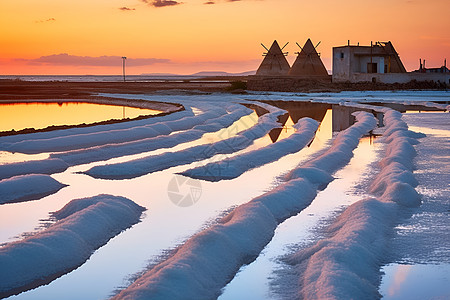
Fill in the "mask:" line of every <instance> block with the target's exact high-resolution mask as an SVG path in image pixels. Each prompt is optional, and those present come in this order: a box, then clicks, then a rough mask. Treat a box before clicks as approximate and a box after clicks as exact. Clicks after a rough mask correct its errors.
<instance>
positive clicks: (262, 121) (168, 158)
mask: <svg viewBox="0 0 450 300" xmlns="http://www.w3.org/2000/svg"><path fill="white" fill-rule="evenodd" d="M283 113H284V111H282V110H276V112H273V113H268V114H265V115H263V116H262V117H260V118H259V120H258V123H257V124H256V125H254V126H253V127H251V128H249V129H246V130H244V131H242V132H241V133H239V134H238V135H236V136H234V137H231V138H228V139H225V140H222V141H219V142H216V143H211V144H205V145H199V146H195V147H191V148H187V149H184V150H181V151H178V152H166V153H163V154H160V155H153V156H149V157H144V158H140V159H136V160H131V161H127V162H123V163H117V164H107V165H102V166H96V167H93V168H91V169H89V170H87V171H86V172H85V173H86V174H88V175H90V176H92V177H94V178H102V179H131V178H135V177H139V176H143V175H146V174H149V173H153V172H157V171H162V170H165V169H168V168H170V167H175V166H179V165H184V164H189V163H193V162H195V161H199V160H204V159H208V158H211V157H213V156H214V155H217V154H228V153H233V152H236V151H239V150H242V149H245V148H246V147H248V146H250V145H251V144H252V143H253V141H254V140H255V139H258V138H260V137H263V136H264V135H266V134H267V133H268V132H269V131H270V130H272V129H273V128H275V127H279V123H278V122H277V118H278V116H280V115H281V114H283Z"/></svg>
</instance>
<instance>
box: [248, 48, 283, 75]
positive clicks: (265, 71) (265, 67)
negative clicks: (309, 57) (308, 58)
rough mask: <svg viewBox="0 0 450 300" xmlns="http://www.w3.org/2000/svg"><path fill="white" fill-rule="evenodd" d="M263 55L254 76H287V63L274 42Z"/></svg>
mask: <svg viewBox="0 0 450 300" xmlns="http://www.w3.org/2000/svg"><path fill="white" fill-rule="evenodd" d="M264 55H265V57H264V59H263V61H262V63H261V65H260V66H259V68H258V70H257V71H256V75H264V76H279V75H287V74H288V72H289V69H290V66H289V63H288V61H287V60H286V57H285V55H284V53H283V51H282V50H281V48H280V46H279V45H278V42H277V41H276V40H275V41H273V44H272V46H271V47H270V49H269V51H268V52H267V53H265V54H264Z"/></svg>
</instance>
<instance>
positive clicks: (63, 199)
mask: <svg viewBox="0 0 450 300" xmlns="http://www.w3.org/2000/svg"><path fill="white" fill-rule="evenodd" d="M244 118H247V119H245V120H246V121H245V122H244V123H245V125H244V124H240V125H239V124H233V125H232V126H230V128H229V129H228V130H227V129H225V130H222V131H221V133H220V134H219V133H212V134H208V135H205V136H204V137H203V138H202V139H199V140H197V141H194V142H190V143H184V144H181V145H178V146H176V147H173V148H168V149H160V150H156V151H152V152H148V153H144V154H139V155H135V156H126V157H120V158H116V159H112V160H110V161H108V162H119V161H127V160H130V159H135V158H138V157H142V155H144V156H147V155H154V154H157V153H162V152H166V151H179V150H182V149H185V148H186V147H190V146H195V145H198V144H201V143H208V142H214V141H218V140H222V139H223V138H228V137H230V135H234V134H236V133H237V132H240V131H242V130H245V129H246V128H247V127H249V126H252V125H253V124H254V123H256V121H257V119H256V118H255V117H254V114H252V115H250V116H247V117H244ZM331 119H332V118H331V111H327V113H326V115H325V118H324V120H323V121H322V124H321V126H320V128H319V130H318V133H317V135H316V137H315V139H314V141H313V143H312V144H311V145H310V146H309V147H307V148H305V149H303V150H301V151H299V152H298V153H295V154H291V155H287V156H285V157H283V158H281V159H280V160H278V161H276V162H273V163H270V164H267V165H265V166H262V167H260V168H256V169H253V170H250V171H248V172H246V173H245V174H243V175H242V176H240V177H238V178H236V179H233V180H229V181H228V180H227V181H221V182H214V183H212V182H206V181H195V185H196V187H197V189H198V190H199V191H200V193H197V194H196V196H195V197H194V198H193V199H194V200H195V201H192V205H190V206H187V207H180V206H177V205H176V204H174V201H173V199H172V198H171V196H170V192H173V189H172V187H171V185H170V184H171V183H172V182H173V181H174V179H175V178H177V177H176V175H175V173H177V172H182V171H184V170H186V169H189V168H193V167H196V166H199V165H203V164H206V163H209V162H211V161H214V160H216V159H222V158H221V157H219V156H216V157H213V158H211V159H208V160H205V161H200V162H196V163H192V164H189V165H183V166H177V167H173V168H169V169H167V170H164V171H160V172H155V173H153V174H148V175H145V176H141V177H139V178H135V179H131V180H115V181H110V180H99V179H93V178H91V177H89V176H86V175H83V174H79V173H76V172H79V171H85V170H87V169H89V168H90V167H92V166H94V165H98V164H104V163H105V162H96V163H91V164H86V165H80V166H75V167H72V168H69V169H68V170H67V171H65V172H63V173H60V174H54V175H53V177H54V178H55V179H57V180H59V181H61V182H62V183H66V184H69V186H68V187H66V188H64V189H62V190H60V191H59V192H58V193H56V194H54V195H51V196H48V197H45V198H42V199H41V200H38V201H31V202H24V203H16V204H8V205H3V206H2V207H1V211H0V213H1V217H0V243H1V242H7V241H12V240H17V238H14V236H16V235H19V234H20V233H22V232H27V231H33V229H34V227H35V226H37V225H39V220H40V219H44V220H45V219H46V218H47V217H48V212H50V211H55V210H58V209H60V208H61V207H63V206H64V205H65V204H66V203H67V202H69V201H70V200H71V199H74V198H81V197H88V196H94V195H97V194H101V193H108V194H113V195H118V196H125V197H127V198H129V199H132V200H133V201H134V202H136V203H137V204H139V205H142V206H144V207H146V208H147V211H146V212H145V213H144V216H143V218H142V222H140V223H138V224H136V225H134V226H133V227H132V228H130V229H128V230H126V231H124V232H123V233H121V234H119V235H118V236H116V237H114V238H113V239H111V240H110V241H109V242H108V243H107V244H106V245H105V246H103V247H101V248H100V249H98V250H96V251H95V253H94V254H93V255H92V256H91V257H90V259H89V260H88V261H87V262H86V263H85V264H83V265H82V266H81V267H79V268H78V269H76V270H74V271H72V272H70V273H69V274H66V275H64V276H62V277H60V278H58V279H56V280H55V281H53V282H51V283H50V284H49V285H46V286H42V287H39V288H37V289H34V290H31V291H28V292H24V293H22V294H20V295H19V296H13V297H11V299H104V298H107V297H108V296H110V295H111V294H112V293H113V291H114V289H116V288H120V287H124V286H127V285H128V284H129V283H130V278H131V277H133V276H134V275H135V274H136V273H138V272H140V271H143V270H145V269H146V266H147V265H148V264H149V263H150V264H152V263H155V262H158V261H161V259H162V258H163V257H165V256H167V253H168V251H170V250H172V249H174V248H176V247H177V246H178V245H180V244H181V243H183V241H185V240H186V239H187V238H189V237H190V236H191V235H192V234H194V233H196V232H198V231H200V230H202V229H204V228H207V227H209V226H210V224H212V223H214V222H215V220H216V219H217V218H218V217H220V216H222V215H223V214H224V213H226V212H227V211H229V210H230V209H232V208H233V207H235V206H237V205H240V204H243V203H246V202H248V201H249V200H251V199H252V198H254V197H256V196H258V195H261V194H262V193H264V192H265V191H268V190H271V189H272V187H274V186H276V185H278V184H279V183H280V179H279V178H280V176H281V175H283V174H284V173H286V172H287V171H289V170H290V169H292V168H294V167H295V166H296V165H297V164H299V163H301V162H303V161H305V160H307V159H309V158H310V157H311V156H312V155H315V154H316V153H317V152H318V151H321V150H322V149H323V148H324V147H325V146H326V145H327V142H329V140H330V138H331V137H332V132H331V127H332V125H331ZM327 120H330V121H329V122H330V123H329V125H327V122H328V121H327ZM240 121H241V120H240ZM238 122H239V121H238ZM413 123H414V122H413ZM292 124H293V121H292V117H291V118H289V119H288V121H287V123H286V124H285V128H284V129H283V130H282V131H281V134H280V136H279V137H278V140H279V139H282V138H286V137H288V136H289V135H290V134H292V132H293V129H291V126H292ZM234 125H236V126H238V128H237V129H236V130H235V129H233V130H231V128H234V127H233V126H234ZM272 142H273V136H270V135H267V136H265V137H263V138H261V139H258V140H256V141H255V143H254V144H253V145H252V146H250V147H248V148H246V149H244V150H242V151H243V152H245V151H250V150H251V149H258V148H260V147H264V146H266V145H268V144H270V143H272ZM372 142H373V141H372V140H371V139H370V138H368V139H363V141H362V142H361V143H360V146H359V147H358V148H357V149H356V150H355V157H354V159H352V161H351V163H350V164H349V165H347V166H346V167H345V168H343V169H342V170H341V171H339V172H337V173H336V174H335V176H336V177H337V179H336V180H335V181H333V182H332V183H330V185H329V187H328V188H327V189H326V190H325V191H323V192H321V193H319V195H318V198H316V199H315V200H314V201H313V204H312V205H311V206H310V207H308V208H307V209H306V210H305V211H303V212H302V213H300V214H299V215H297V216H295V217H293V218H290V219H288V220H287V221H286V222H284V223H283V224H281V225H280V226H279V228H278V229H277V231H276V235H275V237H274V240H273V241H272V242H273V243H271V244H269V245H268V246H267V247H266V250H264V251H263V253H262V254H261V255H260V258H258V259H257V260H256V261H255V264H254V265H255V266H256V267H252V265H253V264H251V265H249V266H248V267H244V268H242V271H241V272H240V273H238V275H237V276H236V278H235V280H233V282H236V283H233V282H232V283H230V285H229V286H227V288H226V289H225V293H224V295H223V296H222V297H224V299H227V297H229V299H237V298H248V299H250V298H253V299H261V298H263V299H264V298H271V297H269V296H273V295H274V293H273V292H274V291H275V292H276V288H275V289H273V288H272V286H273V282H272V278H271V277H273V274H272V271H273V270H277V268H278V267H279V265H280V264H279V262H278V261H277V258H278V257H279V255H282V254H284V253H287V252H288V251H289V249H291V247H301V246H302V244H300V245H299V244H298V243H299V241H300V242H305V243H307V242H308V241H310V240H313V239H316V238H317V232H316V229H317V228H318V227H319V228H320V226H322V224H323V221H324V220H327V219H329V218H332V217H333V214H334V213H336V212H337V211H339V210H340V209H341V208H342V206H345V205H349V204H351V203H352V202H354V201H357V200H359V199H360V198H361V197H362V196H361V195H359V194H358V193H355V190H354V188H353V187H354V185H355V184H356V183H357V182H359V181H360V180H361V176H363V174H365V171H366V170H367V166H368V164H370V162H371V161H373V160H374V159H375V158H374V157H373V156H372V154H374V148H375V147H376V146H375V147H374V146H373V144H372ZM375 145H376V144H375ZM236 154H237V153H234V154H232V155H236ZM44 155H45V154H44ZM29 158H31V157H29ZM175 180H176V179H175ZM191 186H193V184H184V185H183V184H181V183H180V184H179V186H178V187H179V188H180V191H179V192H178V193H180V194H188V193H190V190H189V187H191ZM246 268H248V271H247V269H246ZM252 268H254V269H252ZM247 273H248V275H245V274H247ZM245 276H248V277H247V278H248V280H244V279H245V278H246V277H245ZM93 281H94V282H95V284H93ZM234 285H236V286H237V288H236V289H234V288H233V286H234ZM275 285H276V284H275ZM233 290H235V291H236V293H235V294H233ZM248 291H251V294H250V293H248ZM227 295H235V297H234V298H233V297H230V296H227ZM259 296H261V297H259Z"/></svg>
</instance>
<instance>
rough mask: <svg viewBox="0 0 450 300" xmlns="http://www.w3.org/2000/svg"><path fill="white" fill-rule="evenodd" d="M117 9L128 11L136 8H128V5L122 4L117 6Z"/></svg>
mask: <svg viewBox="0 0 450 300" xmlns="http://www.w3.org/2000/svg"><path fill="white" fill-rule="evenodd" d="M119 9H120V10H121V11H130V10H136V8H129V7H126V6H123V7H119Z"/></svg>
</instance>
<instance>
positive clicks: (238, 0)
mask: <svg viewBox="0 0 450 300" xmlns="http://www.w3.org/2000/svg"><path fill="white" fill-rule="evenodd" d="M242 1H244V0H214V1H213V0H210V1H206V2H204V3H203V4H206V5H210V4H218V3H219V2H242ZM254 1H264V0H254Z"/></svg>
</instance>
